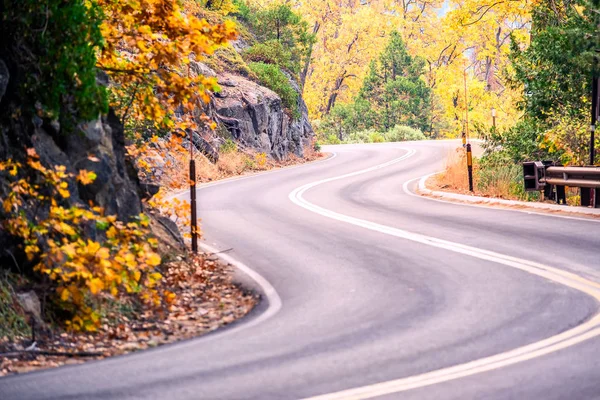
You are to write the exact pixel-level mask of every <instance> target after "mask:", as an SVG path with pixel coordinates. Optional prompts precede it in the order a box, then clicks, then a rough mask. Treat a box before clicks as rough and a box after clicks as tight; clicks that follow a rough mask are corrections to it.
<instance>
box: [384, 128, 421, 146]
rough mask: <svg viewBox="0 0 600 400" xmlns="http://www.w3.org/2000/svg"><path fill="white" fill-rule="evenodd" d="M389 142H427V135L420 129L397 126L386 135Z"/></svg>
mask: <svg viewBox="0 0 600 400" xmlns="http://www.w3.org/2000/svg"><path fill="white" fill-rule="evenodd" d="M385 139H386V141H387V142H406V141H410V140H425V139H426V138H425V135H424V134H423V132H421V131H420V130H419V129H414V128H411V127H410V126H402V125H396V126H394V127H393V128H392V129H390V130H389V132H387V133H386V134H385Z"/></svg>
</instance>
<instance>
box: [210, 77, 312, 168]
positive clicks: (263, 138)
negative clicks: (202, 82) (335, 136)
mask: <svg viewBox="0 0 600 400" xmlns="http://www.w3.org/2000/svg"><path fill="white" fill-rule="evenodd" d="M218 78H219V85H220V86H221V89H222V90H221V92H220V93H217V94H216V95H215V98H214V102H213V106H214V111H215V113H216V118H217V120H218V121H219V122H220V123H221V124H223V125H224V126H225V127H226V128H227V130H228V131H229V132H230V133H231V135H232V136H233V137H234V138H235V139H236V140H238V141H239V142H241V143H242V144H244V145H246V146H249V147H252V148H254V149H256V150H258V151H260V152H265V153H267V154H270V155H271V156H272V157H273V158H275V159H277V160H283V159H285V158H287V157H288V155H289V154H295V155H297V156H300V157H301V156H302V155H303V150H304V147H305V146H308V145H309V144H310V142H311V140H312V137H313V136H314V133H313V130H312V127H311V125H310V122H309V121H308V110H307V108H306V104H305V103H304V101H303V100H302V99H301V98H300V100H299V106H300V107H299V108H300V111H301V117H300V118H299V119H293V118H292V117H291V116H290V115H289V114H288V112H287V111H286V110H285V109H284V107H283V103H282V101H281V98H280V97H279V96H278V95H277V94H276V93H275V92H273V91H272V90H270V89H268V88H266V87H263V86H260V85H258V84H256V83H254V82H252V81H250V80H248V79H246V78H244V77H241V76H237V75H232V74H222V75H220V76H219V77H218ZM290 80H291V79H290ZM292 82H293V81H292ZM294 85H295V89H296V90H298V86H297V85H296V84H295V83H294Z"/></svg>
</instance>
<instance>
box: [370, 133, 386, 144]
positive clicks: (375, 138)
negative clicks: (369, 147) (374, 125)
mask: <svg viewBox="0 0 600 400" xmlns="http://www.w3.org/2000/svg"><path fill="white" fill-rule="evenodd" d="M385 141H386V140H385V136H383V134H382V133H379V132H373V133H371V134H370V135H369V142H370V143H383V142H385Z"/></svg>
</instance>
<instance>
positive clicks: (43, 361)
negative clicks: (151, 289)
mask: <svg viewBox="0 0 600 400" xmlns="http://www.w3.org/2000/svg"><path fill="white" fill-rule="evenodd" d="M164 276H165V279H166V280H167V287H169V288H170V290H171V291H172V292H173V294H174V296H172V298H171V300H172V301H171V304H170V305H169V307H168V309H164V310H162V311H158V312H156V311H152V310H141V311H138V312H123V310H122V309H121V310H118V309H117V308H115V310H112V311H110V312H109V313H108V318H107V320H108V321H110V323H107V324H104V325H102V326H101V328H100V329H99V331H98V332H97V333H96V334H93V335H90V334H72V333H67V332H56V331H55V332H51V333H49V334H46V335H44V336H42V337H41V338H39V339H37V343H36V346H35V348H34V350H33V351H27V350H26V346H30V345H31V341H30V340H29V339H28V338H21V339H22V340H18V341H12V342H9V341H8V338H0V376H3V375H9V374H16V373H24V372H29V371H33V370H37V369H43V368H52V367H58V366H61V365H67V364H79V363H83V362H85V361H88V360H97V359H102V358H106V357H110V356H115V355H119V354H124V353H129V352H134V351H139V350H144V349H147V348H151V347H156V346H160V345H162V344H166V343H172V342H177V341H180V340H185V339H190V338H193V337H197V336H200V335H202V334H205V333H207V332H211V331H214V330H215V329H218V328H219V327H222V326H224V325H228V324H230V323H232V322H234V321H235V320H237V319H239V318H242V317H243V316H245V315H246V314H248V312H250V310H252V308H253V307H254V306H255V305H256V304H257V303H258V300H259V298H258V295H257V294H254V293H251V292H249V291H247V290H245V289H243V288H241V287H239V286H238V285H236V284H234V283H233V282H232V267H231V266H230V265H227V264H225V263H223V262H222V261H220V260H219V259H218V258H217V257H216V256H215V255H210V254H201V255H198V256H195V257H190V258H189V259H184V258H182V257H177V258H176V259H175V260H174V261H171V262H169V263H168V264H167V265H166V268H165V273H164ZM128 306H129V305H128V304H119V305H118V307H121V308H127V307H128ZM116 307H117V306H116Z"/></svg>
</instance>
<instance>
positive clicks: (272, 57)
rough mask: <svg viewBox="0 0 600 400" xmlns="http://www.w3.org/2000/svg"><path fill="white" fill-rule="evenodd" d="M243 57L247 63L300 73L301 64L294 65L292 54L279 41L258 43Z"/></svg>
mask: <svg viewBox="0 0 600 400" xmlns="http://www.w3.org/2000/svg"><path fill="white" fill-rule="evenodd" d="M243 57H244V59H245V60H246V61H247V62H262V63H265V64H274V65H277V66H279V67H280V68H284V69H287V70H288V71H290V72H293V73H298V72H300V71H299V64H298V63H292V53H291V52H290V51H289V50H288V49H286V48H285V47H283V45H282V44H281V42H279V41H277V40H269V41H267V42H265V43H257V44H255V45H253V46H252V47H250V48H249V49H248V50H246V51H245V52H244V54H243Z"/></svg>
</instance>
